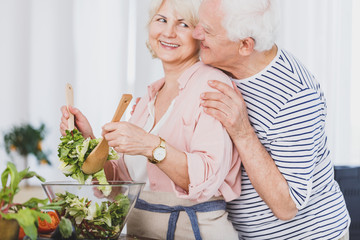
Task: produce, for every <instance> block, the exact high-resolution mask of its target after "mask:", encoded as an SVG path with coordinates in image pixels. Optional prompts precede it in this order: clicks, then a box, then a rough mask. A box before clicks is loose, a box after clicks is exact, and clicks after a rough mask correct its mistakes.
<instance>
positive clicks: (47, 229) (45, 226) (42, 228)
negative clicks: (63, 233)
mask: <svg viewBox="0 0 360 240" xmlns="http://www.w3.org/2000/svg"><path fill="white" fill-rule="evenodd" d="M46 213H47V214H48V215H49V216H50V218H51V221H50V222H48V221H45V220H41V219H38V221H39V225H38V232H39V233H51V232H52V231H54V230H55V229H56V227H57V226H58V225H59V223H60V219H59V216H58V215H57V213H56V212H54V211H49V212H46Z"/></svg>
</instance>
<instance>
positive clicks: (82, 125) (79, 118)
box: [60, 106, 95, 138]
mask: <svg viewBox="0 0 360 240" xmlns="http://www.w3.org/2000/svg"><path fill="white" fill-rule="evenodd" d="M60 110H61V113H62V116H61V122H60V132H61V135H63V136H65V135H66V132H65V130H67V129H68V119H69V117H70V114H69V112H68V109H67V106H62V107H61V108H60ZM69 110H70V113H72V114H73V115H74V119H75V127H76V128H77V129H78V130H79V131H80V132H81V133H82V135H83V136H84V137H85V138H88V137H90V138H95V136H94V134H93V131H92V128H91V125H90V123H89V121H88V120H87V118H86V117H85V116H84V115H83V114H82V113H81V112H80V110H79V109H77V108H75V107H72V106H69Z"/></svg>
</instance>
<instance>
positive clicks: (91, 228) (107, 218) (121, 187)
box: [42, 181, 145, 239]
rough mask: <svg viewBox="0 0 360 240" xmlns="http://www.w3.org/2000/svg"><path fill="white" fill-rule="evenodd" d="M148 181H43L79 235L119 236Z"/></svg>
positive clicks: (88, 236) (52, 199) (87, 236)
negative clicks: (81, 182)
mask: <svg viewBox="0 0 360 240" xmlns="http://www.w3.org/2000/svg"><path fill="white" fill-rule="evenodd" d="M144 185H145V183H139V182H123V181H109V184H99V183H98V182H92V183H89V184H79V183H78V182H66V181H54V182H45V183H43V184H42V187H43V189H44V190H45V193H46V195H47V196H48V198H49V199H50V201H51V202H52V203H54V204H58V205H59V206H61V208H60V210H58V213H59V215H60V217H66V218H68V219H69V220H70V221H71V222H72V224H73V226H74V227H75V231H76V235H77V238H79V239H118V238H119V236H120V233H121V231H122V229H123V227H124V226H125V223H126V221H127V219H128V216H129V214H130V213H131V211H132V209H133V207H134V205H135V203H136V201H137V199H138V197H139V194H140V192H141V191H142V189H143V187H144Z"/></svg>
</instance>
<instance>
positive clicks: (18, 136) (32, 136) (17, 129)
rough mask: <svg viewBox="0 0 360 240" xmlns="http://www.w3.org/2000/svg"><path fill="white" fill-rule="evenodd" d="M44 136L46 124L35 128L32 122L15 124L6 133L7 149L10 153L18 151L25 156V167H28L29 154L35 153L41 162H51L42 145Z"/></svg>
mask: <svg viewBox="0 0 360 240" xmlns="http://www.w3.org/2000/svg"><path fill="white" fill-rule="evenodd" d="M44 137H45V125H44V124H41V125H40V127H39V128H34V127H33V126H32V125H30V124H22V125H20V126H14V127H13V128H12V129H11V130H10V131H9V132H7V133H6V134H5V135H4V142H5V150H6V152H7V153H8V154H10V153H11V152H17V153H18V154H19V155H21V156H22V157H24V161H25V168H27V167H28V166H27V156H28V155H29V154H33V155H34V156H35V157H36V158H37V160H38V161H39V163H41V164H51V163H50V161H49V160H48V158H47V155H46V154H45V152H44V151H43V150H42V147H41V142H42V140H44Z"/></svg>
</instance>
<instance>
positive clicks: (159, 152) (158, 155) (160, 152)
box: [154, 147, 166, 161]
mask: <svg viewBox="0 0 360 240" xmlns="http://www.w3.org/2000/svg"><path fill="white" fill-rule="evenodd" d="M165 156H166V151H165V149H164V148H161V147H158V148H156V149H155V150H154V158H155V159H156V160H158V161H161V160H164V158H165Z"/></svg>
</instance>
